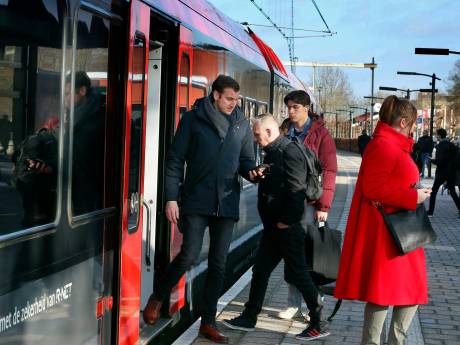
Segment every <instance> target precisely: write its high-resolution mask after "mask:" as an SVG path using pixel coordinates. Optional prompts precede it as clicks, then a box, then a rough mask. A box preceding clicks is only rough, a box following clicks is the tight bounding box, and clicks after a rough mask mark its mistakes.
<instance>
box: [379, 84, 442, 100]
mask: <svg viewBox="0 0 460 345" xmlns="http://www.w3.org/2000/svg"><path fill="white" fill-rule="evenodd" d="M379 90H383V91H403V92H405V93H406V99H410V93H411V92H417V91H418V92H433V90H432V89H416V90H409V89H398V88H396V87H389V86H380V87H379ZM434 92H435V93H437V92H438V89H435V90H434Z"/></svg>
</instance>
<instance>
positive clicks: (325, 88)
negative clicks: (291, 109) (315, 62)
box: [315, 67, 354, 111]
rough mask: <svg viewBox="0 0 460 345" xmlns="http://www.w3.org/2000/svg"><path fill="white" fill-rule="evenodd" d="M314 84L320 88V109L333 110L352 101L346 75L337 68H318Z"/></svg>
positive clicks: (346, 105) (351, 93)
mask: <svg viewBox="0 0 460 345" xmlns="http://www.w3.org/2000/svg"><path fill="white" fill-rule="evenodd" d="M315 84H316V87H317V88H318V89H320V90H321V96H320V99H319V100H318V101H319V103H320V106H321V109H322V111H334V110H335V109H339V108H343V107H348V105H349V104H353V103H354V102H353V101H354V97H353V91H352V88H351V86H350V82H349V80H348V77H347V75H346V74H345V72H344V71H343V70H341V69H339V68H336V67H325V68H319V69H318V72H317V74H316V83H315Z"/></svg>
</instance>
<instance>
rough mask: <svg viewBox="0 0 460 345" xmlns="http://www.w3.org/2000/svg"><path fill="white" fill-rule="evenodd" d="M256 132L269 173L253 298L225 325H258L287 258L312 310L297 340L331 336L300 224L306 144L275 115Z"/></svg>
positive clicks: (262, 194) (261, 201)
mask: <svg viewBox="0 0 460 345" xmlns="http://www.w3.org/2000/svg"><path fill="white" fill-rule="evenodd" d="M253 131H254V137H255V139H256V141H257V143H258V144H259V145H260V146H261V147H262V148H263V150H264V151H265V153H266V156H265V158H264V164H263V165H262V166H261V167H260V168H258V171H259V172H260V171H262V173H263V174H264V176H263V178H261V179H260V183H259V192H258V204H257V206H258V209H259V214H260V217H261V219H262V223H263V225H264V230H263V235H262V239H261V242H260V247H259V251H258V253H257V257H256V259H255V263H254V267H253V274H252V280H251V290H250V293H249V300H248V302H246V304H245V309H244V311H243V313H242V314H241V315H240V316H238V317H236V318H234V319H231V320H225V321H223V323H224V325H226V326H227V327H229V328H231V329H238V330H243V331H250V330H253V329H254V327H255V325H256V322H257V315H258V314H259V313H260V311H261V309H262V304H263V301H264V297H265V292H266V290H267V284H268V279H269V278H270V274H271V272H272V271H273V270H274V269H275V267H276V266H277V265H278V264H279V262H280V261H281V259H284V265H285V266H284V270H285V279H286V281H288V282H289V283H291V284H293V285H294V286H295V287H296V288H297V289H299V291H300V292H301V293H302V295H303V298H304V299H305V302H306V304H307V306H308V309H309V310H310V312H309V316H310V324H309V326H308V327H307V328H306V329H305V330H304V331H303V332H302V333H300V334H298V335H297V338H298V339H303V340H312V339H315V338H320V337H325V336H327V335H329V332H328V330H327V328H328V324H327V321H325V320H324V318H323V313H322V309H323V305H322V301H321V297H320V295H319V293H318V290H317V288H316V286H315V285H314V283H313V281H312V279H311V277H310V274H309V273H308V268H307V263H306V260H305V244H304V239H305V232H304V229H303V228H302V226H301V224H300V221H301V220H302V215H303V212H304V207H305V192H306V169H307V162H306V158H305V156H304V153H303V152H302V150H303V146H302V144H300V145H298V144H297V143H294V142H292V141H291V140H289V139H288V138H286V137H285V136H284V135H280V132H279V128H278V124H277V122H276V120H275V119H274V118H273V116H271V115H265V116H263V117H262V118H259V119H257V120H256V121H255V123H254V125H253ZM251 174H253V173H252V172H251ZM253 177H254V178H256V177H257V176H255V175H253Z"/></svg>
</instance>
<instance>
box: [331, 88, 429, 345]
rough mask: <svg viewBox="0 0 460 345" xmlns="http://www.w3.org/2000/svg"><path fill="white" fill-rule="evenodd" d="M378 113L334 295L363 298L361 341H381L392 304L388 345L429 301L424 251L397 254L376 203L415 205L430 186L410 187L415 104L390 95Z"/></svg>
mask: <svg viewBox="0 0 460 345" xmlns="http://www.w3.org/2000/svg"><path fill="white" fill-rule="evenodd" d="M379 117H380V121H379V122H378V124H377V127H376V128H375V131H374V136H373V139H372V140H371V142H370V143H369V145H368V146H367V148H366V155H365V156H364V158H363V161H362V163H361V168H360V171H359V175H358V180H357V182H356V189H355V193H354V195H353V200H352V204H351V208H350V215H349V218H348V223H347V227H346V232H345V240H344V244H343V250H342V256H341V259H340V268H339V274H338V279H337V283H336V288H335V292H334V295H335V297H336V298H340V299H349V300H359V301H363V302H367V303H366V307H365V311H364V327H363V334H362V342H361V344H362V345H371V344H372V345H377V344H380V335H381V333H382V328H383V324H384V322H385V318H386V315H387V311H388V306H394V309H393V317H392V320H391V325H390V333H389V336H388V345H403V344H404V341H405V338H406V334H407V330H408V329H409V326H410V324H411V322H412V318H413V316H414V315H415V313H416V311H417V306H418V304H425V303H427V301H428V287H427V278H426V267H425V252H424V249H423V248H419V249H416V250H414V251H412V252H410V253H408V254H406V255H402V256H401V255H400V253H399V251H398V248H397V246H396V244H395V242H394V240H393V237H392V236H391V234H390V232H389V230H388V228H387V226H386V224H385V222H384V220H383V217H382V215H381V214H380V212H379V211H378V209H377V208H376V206H375V203H376V202H378V203H380V204H381V205H382V206H383V207H384V210H385V213H393V212H396V211H398V210H415V209H416V207H417V204H420V203H423V202H424V201H425V199H427V198H428V197H429V195H430V190H429V189H416V188H414V186H415V185H416V184H417V182H418V181H419V174H418V169H417V167H416V166H415V164H414V162H413V160H412V158H411V157H410V152H411V148H412V144H413V140H412V139H411V138H410V132H411V130H413V128H414V126H415V120H416V118H417V109H416V108H415V107H414V106H413V105H412V103H410V102H409V101H408V100H404V99H398V98H397V97H396V96H390V97H387V98H386V99H385V100H384V102H383V104H382V107H381V109H380V114H379Z"/></svg>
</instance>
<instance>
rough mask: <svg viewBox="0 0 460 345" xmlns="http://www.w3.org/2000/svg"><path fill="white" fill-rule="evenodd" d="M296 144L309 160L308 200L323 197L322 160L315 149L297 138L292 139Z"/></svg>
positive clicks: (306, 193)
mask: <svg viewBox="0 0 460 345" xmlns="http://www.w3.org/2000/svg"><path fill="white" fill-rule="evenodd" d="M292 141H293V142H294V143H295V144H296V146H297V147H298V148H299V149H300V151H302V153H303V155H304V157H305V160H306V162H307V176H306V181H307V190H306V192H305V196H306V198H307V201H315V200H318V199H319V198H321V195H322V194H323V185H322V182H321V173H322V172H323V168H322V167H321V162H320V160H319V158H318V156H317V155H316V153H315V152H314V151H313V150H310V149H309V148H307V147H306V146H305V145H303V144H301V143H299V141H298V139H297V138H294V139H293V140H292Z"/></svg>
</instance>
